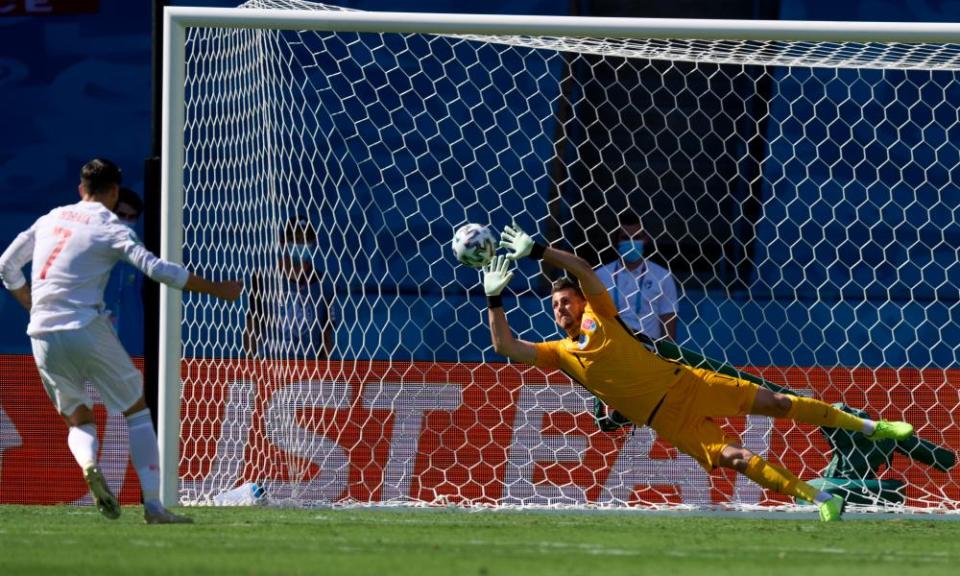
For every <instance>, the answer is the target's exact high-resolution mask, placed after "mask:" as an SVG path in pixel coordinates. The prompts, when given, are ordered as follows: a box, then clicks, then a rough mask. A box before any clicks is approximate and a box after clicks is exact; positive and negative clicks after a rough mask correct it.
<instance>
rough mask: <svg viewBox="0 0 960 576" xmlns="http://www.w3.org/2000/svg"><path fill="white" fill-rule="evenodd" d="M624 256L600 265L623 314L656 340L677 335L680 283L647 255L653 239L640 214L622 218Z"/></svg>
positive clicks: (620, 235) (618, 240)
mask: <svg viewBox="0 0 960 576" xmlns="http://www.w3.org/2000/svg"><path fill="white" fill-rule="evenodd" d="M616 243H617V252H618V254H619V255H620V257H619V258H618V259H616V260H614V261H613V262H610V263H609V264H606V265H604V266H601V267H600V268H598V269H597V276H599V277H600V281H601V282H603V285H604V286H606V287H607V290H608V291H609V292H610V295H611V296H612V297H613V301H614V303H615V304H616V306H617V310H618V312H619V313H620V318H621V319H622V320H623V321H624V322H625V323H626V324H627V326H629V327H630V328H631V329H632V330H633V331H634V332H640V333H642V334H645V335H646V336H648V337H650V338H651V339H653V340H659V339H660V338H663V337H667V338H669V339H671V340H676V338H677V285H676V283H675V282H674V279H673V276H672V275H671V274H670V272H669V271H668V270H667V269H666V268H664V267H663V266H660V265H659V264H657V263H655V262H653V261H651V260H650V259H649V258H646V257H645V256H646V254H647V253H648V252H649V250H650V247H651V246H652V242H651V240H650V235H649V234H647V232H646V230H644V229H643V226H642V225H641V224H640V220H639V219H637V218H636V217H633V216H631V217H627V218H624V219H623V220H622V221H621V224H620V228H619V230H618V231H617V235H616Z"/></svg>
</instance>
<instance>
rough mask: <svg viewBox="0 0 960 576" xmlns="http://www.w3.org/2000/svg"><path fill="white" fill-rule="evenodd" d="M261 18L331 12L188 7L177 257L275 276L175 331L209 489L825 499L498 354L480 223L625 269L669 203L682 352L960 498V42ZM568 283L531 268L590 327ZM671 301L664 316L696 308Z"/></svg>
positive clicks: (602, 502) (187, 314)
mask: <svg viewBox="0 0 960 576" xmlns="http://www.w3.org/2000/svg"><path fill="white" fill-rule="evenodd" d="M243 8H245V9H247V10H239V11H235V12H241V13H247V14H251V15H252V16H251V18H255V19H259V20H262V21H264V22H265V21H266V20H267V17H265V16H264V14H267V13H265V12H262V11H261V9H269V10H270V12H269V14H270V15H277V14H280V15H282V14H285V13H287V14H293V13H292V12H290V11H291V10H297V11H300V12H297V13H296V19H295V20H292V21H287V22H286V23H285V24H283V25H280V24H276V23H275V22H273V23H270V24H268V25H264V26H262V27H257V26H252V27H251V26H249V25H240V26H238V25H236V23H235V22H232V23H231V24H229V25H227V24H225V25H218V26H203V25H193V24H189V23H188V24H187V27H186V31H185V43H184V46H183V62H184V68H183V70H184V77H183V78H184V79H183V82H182V85H181V83H177V84H176V85H174V86H171V87H169V89H170V90H171V91H172V93H173V94H178V93H179V92H180V91H182V110H183V129H182V131H180V130H179V127H178V126H175V128H177V130H176V131H175V132H174V134H173V140H172V144H171V145H172V146H174V148H173V149H175V150H179V153H180V154H181V155H182V162H180V160H179V159H177V160H175V164H174V166H173V168H172V173H173V177H172V179H171V180H170V181H171V182H172V183H174V188H177V186H176V185H177V184H179V183H178V182H177V181H178V179H182V201H180V202H181V204H182V209H177V210H175V211H174V217H171V219H170V221H169V226H170V227H171V230H173V231H174V233H175V234H178V235H179V236H177V235H174V236H171V237H172V238H175V239H176V238H180V237H182V242H180V243H179V246H178V248H176V249H175V250H174V251H173V252H171V253H169V254H168V256H169V257H172V258H174V259H182V261H183V262H184V263H185V264H186V265H187V266H188V267H189V268H190V269H192V270H194V271H196V272H198V273H199V274H202V275H204V276H207V277H213V278H223V279H226V278H242V279H244V281H245V283H246V286H247V288H246V291H245V295H244V297H243V298H242V299H241V301H239V302H238V303H235V304H225V303H222V302H218V301H214V300H212V299H209V298H207V297H204V296H197V295H193V294H184V295H183V296H182V304H181V305H179V306H178V307H177V308H176V310H175V311H174V312H175V314H176V315H177V316H179V318H180V323H179V326H173V327H168V330H169V333H168V334H167V337H168V338H173V341H174V343H175V344H174V345H173V346H172V347H170V348H169V349H168V350H169V351H170V352H169V353H172V354H173V355H174V356H175V359H174V360H175V362H176V363H177V364H176V365H177V366H178V367H179V371H180V376H181V379H182V385H181V389H180V390H181V391H180V400H179V404H180V408H179V413H180V414H179V418H180V419H179V424H177V423H176V420H173V423H174V424H173V425H174V426H178V427H175V428H174V430H175V431H176V430H179V440H178V443H177V444H178V449H179V469H178V470H176V472H175V474H176V477H175V480H176V482H177V484H176V487H177V496H176V497H177V499H178V500H179V502H180V503H185V504H205V503H211V502H215V501H217V498H218V497H220V496H222V495H223V494H224V493H227V492H229V491H231V490H233V489H235V488H237V487H240V486H243V485H245V484H248V483H256V484H257V485H258V487H259V489H260V490H258V491H257V494H258V496H259V498H260V500H261V501H265V502H268V503H272V504H282V505H304V506H309V505H326V504H335V505H336V504H378V505H380V504H443V505H451V504H452V505H461V506H599V507H681V506H693V507H733V508H751V507H755V506H760V507H790V506H793V503H792V502H788V501H787V500H786V499H784V498H782V497H781V496H779V495H776V494H773V493H769V492H766V491H764V490H762V489H761V488H760V487H758V486H757V485H755V484H753V483H751V482H750V481H748V480H746V479H745V478H743V477H737V476H736V475H735V474H733V473H727V472H724V471H715V472H712V473H708V472H706V471H704V470H703V469H702V468H701V467H700V466H699V465H698V464H697V463H696V462H695V461H694V460H693V459H692V458H690V457H688V456H686V455H684V454H682V453H679V452H678V451H677V450H676V449H675V448H674V447H673V446H670V445H669V444H668V443H666V442H664V441H663V440H662V439H659V438H658V437H657V435H656V434H655V433H654V432H653V431H652V430H651V429H649V428H645V427H636V428H635V429H631V428H629V427H627V428H623V429H620V430H617V431H613V432H604V431H600V430H599V429H598V427H597V425H596V423H595V421H594V417H593V400H592V397H591V396H590V394H589V393H588V392H587V391H585V390H584V389H582V388H580V387H579V386H578V385H576V384H575V383H573V382H571V381H570V380H569V379H568V378H567V377H566V376H564V375H563V374H562V373H550V372H542V371H540V370H538V369H535V368H531V367H527V366H522V365H517V364H510V363H507V362H505V359H504V358H502V357H500V356H498V355H497V354H495V353H493V350H492V347H491V344H490V336H489V332H488V328H487V322H486V302H485V299H484V294H483V289H482V286H481V279H480V275H479V274H478V272H477V271H475V270H473V269H470V268H466V267H464V266H460V265H458V264H457V262H456V260H455V259H454V258H453V256H452V253H451V250H450V240H451V238H452V235H453V231H454V229H455V228H457V227H458V226H460V225H462V224H464V223H467V222H478V223H482V224H490V225H491V226H492V227H493V228H494V229H496V230H500V229H502V227H503V226H504V225H507V224H509V223H511V221H514V220H515V221H516V222H517V224H518V225H519V226H520V227H522V228H523V229H524V230H526V231H528V232H530V233H531V234H534V235H535V236H536V237H538V238H540V239H541V240H542V241H544V242H546V243H553V244H555V245H558V246H561V247H565V248H568V249H571V250H573V251H575V252H576V253H577V254H578V255H580V256H582V257H584V258H585V259H587V260H588V261H590V262H591V263H594V264H596V265H597V266H599V265H601V264H604V263H611V262H612V263H613V266H614V267H616V266H617V264H616V262H617V261H618V258H619V257H618V253H617V249H616V243H615V236H616V233H617V230H618V226H619V224H620V223H622V222H626V221H630V220H632V219H633V218H634V217H635V218H636V220H637V221H638V222H639V223H640V225H641V226H642V227H643V229H644V230H645V231H646V232H647V233H648V235H649V239H650V241H648V242H647V243H646V245H645V250H644V252H645V253H644V257H645V258H646V259H647V262H648V265H647V266H648V273H650V270H655V269H656V268H655V266H659V267H662V268H663V269H664V270H667V271H669V274H670V277H672V279H673V281H674V283H675V286H676V291H677V297H676V304H675V313H676V316H677V342H678V343H679V344H681V345H682V346H684V347H686V348H689V349H692V350H696V351H699V352H700V353H702V354H703V355H705V356H706V357H709V358H713V359H715V360H716V361H717V362H719V363H726V364H728V365H729V366H731V367H736V368H737V369H740V370H743V371H744V372H745V373H747V374H750V375H753V376H755V377H758V378H762V379H763V381H764V382H765V385H769V386H775V387H785V388H787V389H789V390H790V391H791V392H793V393H796V394H801V395H815V396H817V397H819V398H822V399H824V400H826V401H828V402H831V403H843V404H844V405H846V406H847V407H849V409H851V410H858V411H864V412H866V413H867V414H869V415H870V416H871V417H874V418H880V417H882V418H886V419H901V418H902V419H905V420H908V421H910V422H911V423H913V424H914V425H915V427H916V430H917V435H918V438H919V439H921V440H920V441H915V442H909V443H901V444H894V443H892V442H888V443H881V444H878V445H873V444H869V443H865V442H863V439H862V437H859V436H858V435H849V434H842V433H835V432H833V431H829V430H821V429H818V428H815V427H811V426H805V425H793V424H791V423H789V422H786V421H773V420H771V419H768V418H762V417H745V418H733V419H730V420H729V421H726V422H724V424H723V425H724V428H725V430H726V431H727V433H728V434H729V435H730V436H731V437H739V439H740V442H741V443H742V444H743V445H744V446H746V447H748V448H750V449H751V450H753V451H754V452H756V453H757V454H760V455H762V456H764V457H765V458H768V459H770V460H772V461H775V462H779V463H781V464H782V465H784V466H785V467H787V468H789V469H791V470H792V471H794V472H795V473H797V474H798V475H799V476H801V477H802V478H803V479H805V480H817V481H818V482H820V483H821V484H822V485H823V486H826V487H830V488H831V489H841V490H847V492H846V493H847V494H848V496H849V501H850V502H851V503H852V504H853V505H854V506H861V507H863V508H865V509H887V508H895V509H904V508H905V509H910V510H924V511H957V510H958V509H960V506H958V504H960V473H958V472H957V470H956V469H955V468H953V453H954V451H955V450H956V449H957V448H958V447H960V428H958V423H957V414H960V399H958V386H960V371H958V370H957V369H956V366H957V365H958V358H957V350H958V346H960V327H958V326H960V309H958V306H957V302H958V288H960V264H958V263H957V262H958V247H960V202H958V200H960V192H958V191H957V188H956V181H957V178H958V176H960V172H958V169H960V148H958V143H960V123H958V104H957V103H958V102H960V81H958V79H960V77H958V73H957V70H958V65H960V44H952V43H936V44H934V43H912V44H911V43H897V42H893V43H890V42H884V41H883V38H882V37H880V36H878V37H877V38H876V40H875V41H874V40H863V41H857V42H853V41H850V40H847V39H844V38H842V37H839V38H838V39H837V40H834V41H823V40H822V39H821V40H816V41H790V40H778V39H776V38H774V37H771V38H770V39H769V40H759V39H752V40H711V39H709V38H705V39H696V38H692V37H680V38H676V39H662V38H661V39H642V38H633V37H632V36H637V34H625V35H624V36H625V37H621V38H617V37H585V36H588V35H586V34H584V33H579V32H577V31H576V30H575V29H574V28H567V30H568V32H567V33H565V34H558V33H556V32H555V30H557V29H559V25H557V26H556V27H554V28H552V29H550V30H552V31H551V32H549V33H542V32H539V33H538V32H537V30H536V28H530V29H529V31H522V30H519V29H518V28H516V27H515V26H514V27H513V28H509V27H507V28H504V30H505V31H504V32H503V34H502V35H488V36H484V35H475V34H469V33H468V32H469V30H470V29H469V19H467V18H461V20H460V22H461V23H464V22H466V24H463V26H462V27H461V28H457V29H456V30H454V28H452V27H449V26H448V27H447V28H438V29H436V30H433V29H430V28H429V26H430V24H429V22H439V21H440V20H441V19H442V18H440V17H437V16H436V15H434V16H431V17H430V18H433V20H430V19H429V18H428V17H426V16H425V17H424V21H423V22H421V23H420V24H417V25H416V27H413V26H414V25H412V24H409V22H408V23H407V25H408V26H409V27H408V28H407V31H403V30H401V31H399V32H386V31H377V30H372V29H370V28H369V27H368V28H356V27H355V28H353V30H354V31H350V30H349V29H348V28H349V26H347V25H344V24H343V23H342V21H336V22H334V23H333V24H329V25H323V26H322V25H318V24H316V23H315V18H319V17H322V16H324V15H329V14H335V15H336V14H337V11H338V10H339V9H337V8H333V7H330V6H324V5H320V4H313V3H307V2H300V1H292V0H291V1H280V0H276V1H274V0H256V1H252V2H248V3H246V4H245V5H244V6H243ZM306 11H311V13H312V14H314V15H316V16H315V17H311V16H310V14H308V13H307V12H306ZM341 14H342V13H341ZM505 20H509V19H505ZM331 22H332V21H331ZM528 22H529V21H528ZM544 22H545V25H548V24H551V22H550V19H544ZM565 22H566V21H565ZM590 22H591V25H594V26H595V25H597V22H596V20H590ZM610 22H612V23H620V24H622V23H623V21H622V20H611V21H610ZM638 22H639V21H638ZM611 25H612V24H611ZM638 25H639V24H638ZM324 26H326V29H325V30H324V29H321V28H324ZM284 27H285V28H288V29H278V28H284ZM332 29H337V31H329V30H332ZM358 29H361V30H362V31H357V30H358ZM393 29H397V28H396V27H394V28H393ZM623 29H624V30H626V28H623ZM809 29H810V30H816V27H815V26H810V27H809ZM409 30H415V32H410V31H409ZM457 30H462V31H464V32H466V34H455V33H454V32H456V31H457ZM431 31H439V32H441V33H429V32H431ZM708 37H709V34H708ZM178 146H179V148H177V147H178ZM174 158H177V157H174ZM172 202H173V201H172ZM171 206H174V207H176V208H179V207H177V205H176V203H175V202H174V203H173V204H171ZM181 215H182V216H181ZM557 277H558V271H557V270H553V269H550V268H544V267H541V265H540V264H539V263H537V262H532V261H524V262H520V263H519V266H518V269H517V273H516V274H515V276H514V278H513V281H512V282H511V284H510V286H509V288H508V290H507V291H506V292H505V295H506V296H505V304H506V306H505V307H506V309H507V315H508V319H509V322H510V325H511V327H512V329H513V331H514V334H515V335H517V336H518V337H520V338H523V339H525V340H528V341H543V340H549V339H557V338H559V337H560V333H559V332H558V328H557V326H556V324H555V323H554V321H553V316H552V311H551V309H550V281H551V280H553V279H556V278H557ZM658 278H659V277H658ZM658 282H659V281H658ZM640 284H641V285H642V286H645V287H644V288H643V289H644V290H650V289H651V284H652V281H649V279H648V280H644V279H641V280H640ZM656 288H657V287H653V292H651V293H657V289H656ZM658 298H661V299H662V301H660V302H658V303H655V307H653V308H650V309H648V310H647V311H646V312H645V313H646V314H653V315H654V316H655V317H656V318H655V319H659V317H660V316H664V315H666V316H669V315H670V314H672V313H674V307H673V306H674V305H672V304H670V298H669V295H663V294H661V295H660V296H658ZM635 300H636V294H632V295H621V297H619V298H618V305H619V306H621V307H622V308H625V307H628V306H632V305H633V304H632V303H633V302H634V301H635ZM172 302H177V301H176V300H172ZM167 384H169V381H168V382H167ZM638 385H642V383H638ZM165 421H166V425H167V426H168V428H167V430H168V431H169V426H171V424H170V422H171V420H169V412H168V416H167V418H165ZM168 453H169V452H168ZM167 472H168V473H171V472H170V471H169V470H168V471H167Z"/></svg>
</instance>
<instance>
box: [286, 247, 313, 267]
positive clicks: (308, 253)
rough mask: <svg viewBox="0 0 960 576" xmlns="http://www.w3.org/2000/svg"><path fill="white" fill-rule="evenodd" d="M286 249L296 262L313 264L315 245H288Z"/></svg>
mask: <svg viewBox="0 0 960 576" xmlns="http://www.w3.org/2000/svg"><path fill="white" fill-rule="evenodd" d="M285 248H286V251H287V255H288V256H290V259H291V260H293V261H294V262H301V263H303V262H313V249H314V245H313V244H287V245H286V246H285Z"/></svg>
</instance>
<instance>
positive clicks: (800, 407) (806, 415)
mask: <svg viewBox="0 0 960 576" xmlns="http://www.w3.org/2000/svg"><path fill="white" fill-rule="evenodd" d="M786 417H787V418H789V419H790V420H794V421H796V422H802V423H804V424H813V425H814V426H826V427H827V428H843V429H844V430H852V431H854V432H861V431H863V430H864V420H863V419H862V418H857V417H856V416H854V415H853V414H847V413H846V412H844V411H843V410H840V409H839V408H834V407H833V406H831V405H829V404H827V403H826V402H824V401H822V400H817V399H816V398H804V397H802V396H791V397H790V410H789V411H788V412H787V416H786Z"/></svg>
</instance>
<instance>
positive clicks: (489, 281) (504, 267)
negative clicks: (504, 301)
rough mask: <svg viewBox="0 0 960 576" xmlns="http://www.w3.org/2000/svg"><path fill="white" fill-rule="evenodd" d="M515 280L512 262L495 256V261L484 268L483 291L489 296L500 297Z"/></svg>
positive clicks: (491, 261)
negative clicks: (511, 266)
mask: <svg viewBox="0 0 960 576" xmlns="http://www.w3.org/2000/svg"><path fill="white" fill-rule="evenodd" d="M511 278H513V270H511V269H510V261H509V260H507V259H506V258H504V257H503V256H494V257H493V260H490V262H489V263H488V264H487V265H486V266H484V267H483V291H484V292H486V294H487V296H499V295H500V293H501V292H503V289H504V288H506V287H507V284H509V283H510V279H511Z"/></svg>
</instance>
